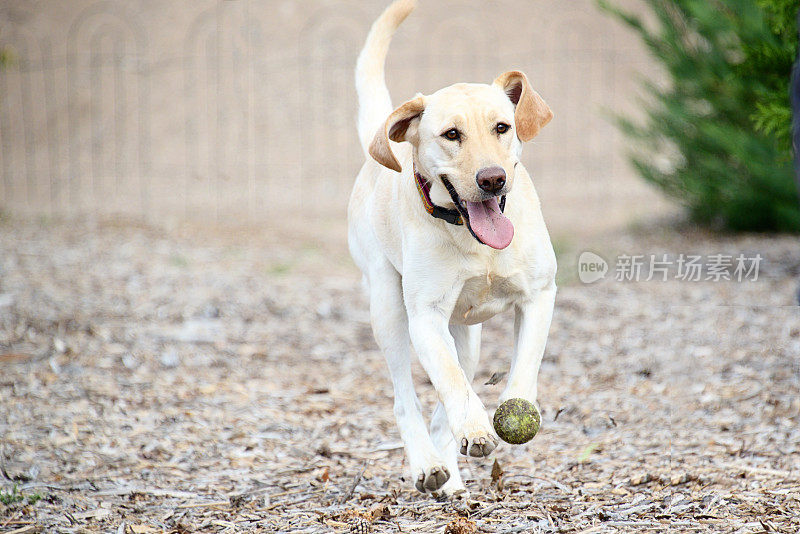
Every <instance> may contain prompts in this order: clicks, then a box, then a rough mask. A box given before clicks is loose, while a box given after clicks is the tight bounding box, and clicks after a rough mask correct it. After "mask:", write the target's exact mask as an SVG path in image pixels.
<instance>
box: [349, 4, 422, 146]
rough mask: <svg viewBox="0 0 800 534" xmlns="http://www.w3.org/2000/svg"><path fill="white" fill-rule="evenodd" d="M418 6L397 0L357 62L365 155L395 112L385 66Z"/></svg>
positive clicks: (372, 31) (360, 129)
mask: <svg viewBox="0 0 800 534" xmlns="http://www.w3.org/2000/svg"><path fill="white" fill-rule="evenodd" d="M415 7H417V1H416V0H395V1H394V2H392V4H391V5H390V6H389V7H387V8H386V10H385V11H384V12H383V13H382V14H381V16H380V17H378V20H376V21H375V23H374V24H373V25H372V29H370V31H369V35H367V41H366V42H365V43H364V48H363V49H362V50H361V54H359V56H358V62H357V63H356V92H357V93H358V138H359V139H360V140H361V146H362V147H363V148H364V152H367V150H368V148H369V144H370V143H371V142H372V138H373V136H374V135H375V132H376V131H377V130H378V128H379V127H380V125H381V124H382V123H383V121H385V120H386V117H388V116H389V114H390V113H391V112H392V99H391V97H390V96H389V89H387V87H386V79H385V75H384V65H385V63H386V54H387V53H388V52H389V43H391V41H392V36H393V35H394V32H395V30H397V27H398V26H400V24H401V23H402V22H403V21H404V20H405V18H406V17H407V16H408V15H409V14H410V13H411V12H412V11H414V8H415Z"/></svg>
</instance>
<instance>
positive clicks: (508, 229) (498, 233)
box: [466, 197, 514, 249]
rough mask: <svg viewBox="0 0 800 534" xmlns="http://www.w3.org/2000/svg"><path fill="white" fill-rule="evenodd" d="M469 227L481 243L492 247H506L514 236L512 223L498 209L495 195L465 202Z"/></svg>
mask: <svg viewBox="0 0 800 534" xmlns="http://www.w3.org/2000/svg"><path fill="white" fill-rule="evenodd" d="M466 204H467V213H469V227H470V228H472V231H473V232H475V235H476V236H478V239H480V241H481V243H483V244H484V245H489V246H490V247H492V248H496V249H502V248H506V247H507V246H508V245H509V244H510V243H511V238H512V237H514V225H513V224H511V221H509V220H508V217H506V216H505V215H503V212H501V211H500V205H499V204H498V203H497V197H494V198H492V199H490V200H484V201H483V202H468V201H467V202H466Z"/></svg>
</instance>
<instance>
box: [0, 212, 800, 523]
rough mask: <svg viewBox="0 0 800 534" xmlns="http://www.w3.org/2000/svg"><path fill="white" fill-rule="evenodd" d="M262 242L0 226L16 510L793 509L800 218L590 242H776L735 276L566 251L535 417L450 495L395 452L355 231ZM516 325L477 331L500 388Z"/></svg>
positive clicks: (346, 516)
mask: <svg viewBox="0 0 800 534" xmlns="http://www.w3.org/2000/svg"><path fill="white" fill-rule="evenodd" d="M270 239H271V240H270ZM270 239H267V238H263V239H262V238H258V237H254V238H252V239H251V238H243V237H241V236H233V237H226V236H223V235H217V234H214V235H204V234H201V233H198V232H189V231H186V232H181V231H175V232H172V233H167V232H164V231H159V230H156V229H152V228H147V227H142V226H126V225H98V224H90V223H81V224H77V223H72V224H69V223H49V224H47V223H45V222H27V221H20V220H14V221H5V222H3V223H2V224H0V440H2V441H1V442H0V460H2V473H1V474H0V479H1V480H2V481H1V482H0V532H3V533H9V532H14V533H19V534H21V533H28V532H47V533H50V532H58V533H61V532H64V533H72V532H75V533H78V532H103V533H117V534H145V533H163V532H167V533H174V534H183V533H189V532H230V533H233V532H291V533H305V532H308V533H310V532H337V533H345V532H421V533H423V532H424V533H445V532H450V533H459V534H463V533H472V532H478V533H483V532H487V533H488V532H498V533H499V532H502V533H512V532H570V533H573V532H574V533H579V532H580V533H585V534H587V533H603V532H732V533H762V532H763V533H772V532H786V533H789V532H792V533H794V532H798V531H800V309H799V308H798V307H797V306H795V305H794V303H795V300H794V299H795V294H796V290H797V283H798V278H800V255H798V254H797V243H796V238H794V237H788V238H784V237H768V236H767V237H764V236H762V237H749V236H745V237H722V238H720V237H713V236H709V235H705V234H698V233H691V232H689V233H686V232H679V231H676V230H669V229H667V230H662V231H659V232H647V231H642V230H638V231H630V232H626V233H624V234H621V235H618V236H607V237H606V238H604V240H602V241H598V242H597V243H595V244H594V245H595V246H594V247H592V248H591V249H592V250H593V251H595V252H598V253H600V254H604V255H606V256H611V255H613V254H619V253H626V254H633V253H641V254H649V253H655V254H661V253H669V254H679V253H701V254H716V253H735V252H739V251H747V252H758V253H760V254H762V256H764V258H765V260H764V262H763V264H762V266H761V273H760V277H759V279H758V280H757V281H755V282H742V283H737V282H719V283H714V282H694V283H693V282H678V281H670V282H660V281H655V280H653V281H650V282H645V281H642V282H625V283H623V282H617V281H615V280H613V279H612V277H611V276H609V277H608V278H607V279H606V280H605V281H602V282H598V283H596V284H592V285H582V284H581V283H580V282H578V281H576V280H575V279H574V276H573V277H571V278H570V276H569V273H570V271H574V269H575V266H574V261H573V259H571V256H570V255H569V254H570V253H566V255H564V256H563V257H562V258H561V260H560V269H561V273H562V274H561V277H562V282H561V284H560V290H559V297H558V303H557V309H556V313H555V317H554V320H553V328H552V331H551V335H550V338H549V342H548V349H547V355H546V357H545V361H544V362H543V365H542V371H541V374H540V380H539V383H540V386H539V402H540V404H541V407H542V413H543V424H542V430H541V432H540V434H539V435H538V436H537V437H536V438H535V439H534V440H533V441H532V442H531V443H530V444H528V445H525V446H519V447H517V446H510V445H504V446H502V447H500V448H499V449H498V451H497V453H496V454H495V455H493V457H492V458H491V459H488V460H483V461H478V460H475V459H470V460H467V459H464V460H463V461H462V473H463V475H464V477H465V478H466V480H467V485H468V488H469V489H470V493H471V494H470V497H469V498H468V499H466V500H462V501H454V502H438V501H437V500H435V499H434V498H432V497H429V496H424V495H421V494H419V493H417V492H416V490H414V488H413V484H412V483H411V481H410V480H409V479H408V474H407V473H405V471H404V469H405V463H404V459H403V451H402V448H401V445H400V442H399V436H398V432H397V430H396V428H395V425H394V420H393V415H392V391H391V385H390V382H389V379H388V377H387V372H386V370H385V365H384V362H383V359H382V356H381V354H380V353H379V351H378V349H377V347H376V346H375V343H374V341H373V340H372V334H371V329H370V325H369V322H368V318H369V314H368V310H367V304H366V299H365V298H364V296H363V295H362V293H361V289H360V276H359V275H358V273H357V272H356V270H355V268H354V267H353V266H352V263H351V262H350V261H349V259H348V257H347V253H346V249H345V248H344V247H343V246H341V244H340V243H339V244H335V246H325V245H322V244H319V243H314V242H313V241H303V242H299V241H291V240H288V239H286V240H285V242H280V241H277V239H279V237H275V236H273V237H271V238H270ZM577 252H579V250H577V249H576V250H573V251H572V253H577ZM612 274H613V273H612ZM512 331H513V317H510V316H508V315H504V316H502V317H498V318H495V319H493V320H492V321H490V323H489V324H488V325H487V326H486V328H485V329H484V332H485V335H484V341H483V355H482V362H481V364H480V367H479V372H478V376H477V377H476V379H475V388H476V391H477V392H478V394H479V395H480V396H481V398H482V399H483V400H484V403H485V404H486V406H487V409H489V410H494V408H495V407H496V405H497V403H496V399H497V396H498V394H499V393H500V391H502V387H503V385H504V383H505V377H503V376H502V374H497V375H495V373H502V372H503V371H507V370H508V365H509V357H510V353H511V350H512V337H511V335H512ZM415 373H416V379H417V382H418V386H417V387H418V391H419V392H420V397H421V399H422V401H423V404H424V405H425V407H426V409H427V410H429V409H430V408H431V407H432V403H433V401H434V400H435V393H434V392H433V390H432V388H431V386H430V384H429V383H428V382H427V380H426V379H425V376H424V373H423V372H422V371H421V369H420V368H419V366H415ZM493 375H495V376H498V377H500V378H499V382H498V383H496V384H494V383H492V382H497V380H490V378H491V377H492V376H493ZM495 460H496V463H495Z"/></svg>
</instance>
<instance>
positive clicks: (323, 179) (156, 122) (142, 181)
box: [0, 0, 665, 234]
mask: <svg viewBox="0 0 800 534" xmlns="http://www.w3.org/2000/svg"><path fill="white" fill-rule="evenodd" d="M385 4H386V2H384V1H383V0H381V1H375V0H369V1H344V0H327V1H326V0H310V1H306V2H300V1H256V0H229V1H224V2H212V1H208V0H170V1H155V0H149V1H132V2H121V1H120V2H117V1H105V0H103V1H99V2H98V1H97V0H69V1H63V0H62V1H54V0H49V1H30V0H12V1H9V0H5V1H4V2H2V3H0V46H2V47H4V48H5V50H6V51H7V52H8V53H10V55H11V57H12V64H11V65H9V66H8V67H6V69H5V70H3V71H2V72H1V73H0V156H1V157H2V160H0V207H2V209H3V210H5V211H7V212H10V213H15V214H16V213H18V214H25V213H36V214H47V215H54V216H71V215H87V214H99V215H114V214H124V215H131V216H134V217H137V218H138V217H142V218H144V219H146V220H148V221H151V222H156V223H161V222H165V223H171V222H180V221H186V220H196V221H201V222H212V223H225V222H230V221H234V222H244V223H254V224H265V225H269V224H272V223H274V224H280V225H285V224H286V222H287V221H288V222H290V223H293V221H295V220H298V219H297V217H298V209H302V210H303V214H302V216H303V217H310V216H314V217H317V216H319V217H322V218H326V219H331V218H333V219H337V218H340V217H343V213H344V206H345V204H346V201H347V196H348V193H349V188H350V184H351V183H352V181H353V178H354V175H355V173H356V172H357V170H358V168H359V166H360V165H361V163H362V161H363V159H362V155H361V150H360V147H359V146H358V142H357V138H356V133H355V127H354V121H353V118H354V116H355V92H354V89H353V82H352V78H353V74H352V72H353V66H354V63H355V58H356V55H357V54H358V51H359V49H360V47H361V44H362V42H363V39H364V37H365V35H366V32H367V30H368V28H369V25H370V24H371V22H372V20H373V19H374V18H375V17H376V16H377V15H378V13H379V12H380V11H381V9H382V8H383V6H384V5H385ZM629 5H630V3H629ZM510 68H520V69H522V70H524V71H525V72H526V73H527V74H528V75H529V77H530V79H531V80H532V82H533V84H534V86H535V87H536V88H537V89H538V90H539V92H540V93H541V94H542V95H543V96H544V97H545V99H546V100H547V101H548V103H549V104H550V105H551V107H552V108H553V110H554V112H555V120H554V121H553V122H552V123H551V125H550V126H548V127H547V128H546V129H545V130H544V131H543V133H542V134H541V135H540V136H539V137H538V138H537V139H536V140H535V142H534V143H532V144H531V145H530V146H528V147H527V149H526V155H525V162H526V164H527V166H528V168H529V170H531V172H532V175H533V177H534V180H535V183H536V185H537V188H538V190H539V193H540V196H541V197H542V200H543V204H544V209H545V216H546V217H547V219H548V221H549V224H550V226H551V229H552V231H553V232H554V233H561V232H564V233H571V232H577V233H582V234H585V233H591V232H594V231H596V230H598V229H607V228H609V227H613V226H615V225H619V224H624V223H626V222H629V221H631V220H635V219H637V218H639V217H644V216H648V215H649V214H651V213H653V212H658V211H663V210H664V209H665V205H664V203H663V202H662V201H660V200H659V198H658V196H657V195H656V194H655V193H654V192H653V191H652V190H650V188H649V187H647V186H646V185H644V184H642V183H641V181H640V180H639V179H638V178H636V177H635V176H634V175H633V174H632V172H631V171H630V169H629V168H628V167H627V166H626V164H625V162H624V157H623V152H624V143H623V139H622V138H621V136H620V134H619V133H618V132H617V131H616V130H615V128H614V127H613V126H612V125H611V124H610V122H609V121H608V120H607V118H606V115H607V113H611V112H615V111H620V110H629V109H633V108H634V107H635V106H634V102H633V100H634V97H635V94H636V86H637V83H636V79H635V73H636V72H644V73H650V74H652V72H653V69H652V67H651V65H650V63H649V61H648V59H647V57H646V55H645V54H644V53H643V51H642V49H641V47H640V46H639V44H638V42H637V41H636V39H635V37H634V36H633V35H631V34H630V33H629V32H628V31H627V30H625V29H624V28H621V27H619V26H617V25H616V24H614V23H612V22H611V21H610V20H609V19H608V18H607V17H606V16H604V15H603V14H602V13H600V12H599V11H598V10H597V9H596V8H595V7H594V3H593V2H592V1H591V0H560V1H556V0H542V1H523V0H515V1H506V0H489V1H487V0H443V1H438V0H420V7H419V9H418V11H417V12H416V13H415V14H414V15H412V17H410V18H409V19H408V20H407V21H406V23H405V24H404V26H403V27H402V28H401V30H400V32H399V34H398V35H397V37H396V39H395V41H394V43H393V46H392V50H391V52H390V57H389V68H388V81H389V86H390V88H391V90H392V94H393V96H394V99H395V102H397V103H399V102H401V101H403V100H404V99H406V98H409V97H411V96H413V94H414V93H415V92H416V91H421V92H432V91H434V90H436V89H437V88H439V87H441V86H443V85H446V84H450V83H454V82H457V81H480V82H489V81H491V80H492V79H493V78H494V77H495V76H496V75H497V74H499V73H500V72H502V71H504V70H508V69H510Z"/></svg>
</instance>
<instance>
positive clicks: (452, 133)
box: [442, 128, 461, 141]
mask: <svg viewBox="0 0 800 534" xmlns="http://www.w3.org/2000/svg"><path fill="white" fill-rule="evenodd" d="M442 137H444V138H445V139H449V140H451V141H458V140H459V139H461V132H459V131H458V130H456V129H455V128H451V129H449V130H447V131H446V132H445V133H444V134H442Z"/></svg>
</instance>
